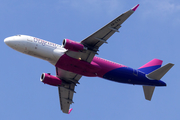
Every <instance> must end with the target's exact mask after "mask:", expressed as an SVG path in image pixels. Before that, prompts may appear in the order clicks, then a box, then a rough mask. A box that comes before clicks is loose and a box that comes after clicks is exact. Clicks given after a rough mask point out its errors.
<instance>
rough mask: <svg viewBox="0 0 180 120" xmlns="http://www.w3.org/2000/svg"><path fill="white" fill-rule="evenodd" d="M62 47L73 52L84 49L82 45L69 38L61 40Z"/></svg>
mask: <svg viewBox="0 0 180 120" xmlns="http://www.w3.org/2000/svg"><path fill="white" fill-rule="evenodd" d="M63 47H64V48H66V49H68V50H71V51H75V52H78V51H82V50H84V45H82V44H81V43H78V42H75V41H73V40H69V39H64V40H63Z"/></svg>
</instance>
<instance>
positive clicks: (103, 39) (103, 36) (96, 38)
mask: <svg viewBox="0 0 180 120" xmlns="http://www.w3.org/2000/svg"><path fill="white" fill-rule="evenodd" d="M138 6H139V4H138V5H136V6H135V7H133V8H132V9H130V10H128V11H127V12H125V13H123V14H121V15H120V16H118V17H117V18H115V19H114V20H113V21H111V22H110V23H108V24H107V25H105V26H104V27H102V28H101V29H99V30H98V31H96V32H95V33H93V34H92V35H90V36H89V37H87V38H86V39H84V40H82V41H81V43H82V44H83V45H85V46H86V47H87V48H89V49H90V50H93V51H96V52H97V51H98V49H99V47H100V46H101V45H102V44H103V43H107V39H109V38H110V37H111V36H112V35H113V34H114V33H115V32H119V28H120V27H121V24H122V23H123V22H124V21H125V20H126V19H127V18H128V17H129V16H131V14H132V13H133V12H134V11H136V9H137V8H138Z"/></svg>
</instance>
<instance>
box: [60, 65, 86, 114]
mask: <svg viewBox="0 0 180 120" xmlns="http://www.w3.org/2000/svg"><path fill="white" fill-rule="evenodd" d="M56 76H57V77H58V78H60V79H61V80H63V83H62V86H59V87H58V91H59V100H60V106H61V110H62V111H63V112H64V113H68V112H69V108H70V104H72V103H73V94H74V93H75V91H74V88H75V86H76V84H77V83H79V82H78V80H79V79H80V78H81V77H82V75H78V74H76V73H72V72H69V71H65V70H62V69H60V68H56Z"/></svg>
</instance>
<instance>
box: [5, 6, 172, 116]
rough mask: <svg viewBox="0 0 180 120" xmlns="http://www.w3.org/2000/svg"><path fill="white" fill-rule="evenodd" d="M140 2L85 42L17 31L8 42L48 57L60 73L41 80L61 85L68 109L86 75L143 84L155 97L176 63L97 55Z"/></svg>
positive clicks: (148, 94) (64, 107) (64, 108)
mask: <svg viewBox="0 0 180 120" xmlns="http://www.w3.org/2000/svg"><path fill="white" fill-rule="evenodd" d="M138 6H139V4H138V5H136V6H135V7H133V8H132V9H130V10H128V11H127V12H125V13H123V14H121V15H120V16H118V17H117V18H115V19H114V20H113V21H111V22H110V23H108V24H107V25H105V26H104V27H102V28H101V29H99V30H98V31H96V32H95V33H93V34H92V35H90V36H89V37H87V38H85V39H84V40H82V41H81V42H75V41H73V40H69V39H64V40H63V44H62V45H58V44H55V43H52V42H48V41H45V40H43V39H39V38H36V37H32V36H27V35H16V36H11V37H7V38H5V39H4V42H5V43H6V44H7V45H8V46H9V47H11V48H13V49H14V50H17V51H19V52H22V53H25V54H28V55H31V56H34V57H37V58H40V59H43V60H46V61H48V62H50V63H51V64H52V65H54V66H55V68H56V76H53V75H51V74H50V73H43V74H42V75H41V77H40V80H41V81H42V82H43V83H45V84H48V85H52V86H57V87H58V91H59V98H60V106H61V110H62V112H64V113H70V112H71V110H72V109H70V105H71V104H72V103H73V94H74V93H76V92H75V90H74V89H75V86H77V84H79V80H80V78H81V77H82V76H88V77H100V78H104V79H107V80H110V81H115V82H119V83H127V84H133V85H142V86H143V90H144V95H145V99H147V100H151V98H152V94H153V92H154V88H155V87H156V86H166V83H165V82H163V81H162V80H160V79H161V78H162V77H163V76H164V75H165V74H166V73H167V72H168V71H169V70H170V69H171V67H172V66H173V65H174V64H172V63H168V64H166V65H164V66H163V67H161V65H162V60H159V59H153V60H151V61H150V62H148V63H147V64H145V65H143V66H142V67H140V68H138V69H132V68H130V67H127V66H125V65H122V64H119V63H115V62H112V61H109V60H105V59H102V58H99V57H96V56H95V55H96V54H98V51H99V47H100V46H101V45H103V44H104V43H107V40H108V39H109V38H110V37H111V36H112V35H113V34H114V33H115V32H119V28H120V27H121V25H122V23H123V22H124V21H125V20H126V19H127V18H128V17H129V16H130V15H131V14H133V13H134V12H135V11H136V9H137V8H138Z"/></svg>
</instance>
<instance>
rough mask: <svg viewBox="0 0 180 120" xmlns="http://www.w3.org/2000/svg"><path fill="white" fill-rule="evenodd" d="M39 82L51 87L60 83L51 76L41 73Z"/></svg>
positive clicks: (60, 81)
mask: <svg viewBox="0 0 180 120" xmlns="http://www.w3.org/2000/svg"><path fill="white" fill-rule="evenodd" d="M40 81H41V82H43V83H45V84H48V85H52V86H59V85H61V83H62V80H60V79H59V78H57V77H55V76H53V75H50V74H49V73H43V74H42V75H41V78H40Z"/></svg>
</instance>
